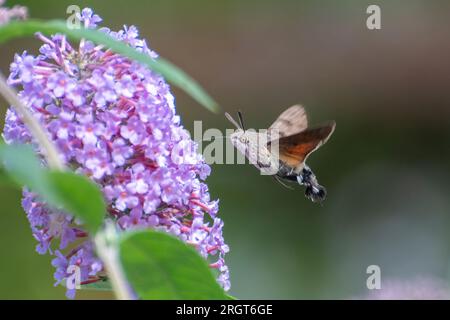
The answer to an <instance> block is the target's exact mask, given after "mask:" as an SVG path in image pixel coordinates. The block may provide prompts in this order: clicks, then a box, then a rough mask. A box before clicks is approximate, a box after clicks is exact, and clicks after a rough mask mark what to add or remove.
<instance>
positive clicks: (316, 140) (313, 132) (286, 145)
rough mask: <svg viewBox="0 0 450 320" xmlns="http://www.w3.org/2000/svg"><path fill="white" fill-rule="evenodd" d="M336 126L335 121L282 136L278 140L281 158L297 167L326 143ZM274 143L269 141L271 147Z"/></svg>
mask: <svg viewBox="0 0 450 320" xmlns="http://www.w3.org/2000/svg"><path fill="white" fill-rule="evenodd" d="M335 127H336V123H335V122H334V121H332V122H330V123H327V124H325V125H321V126H318V127H315V128H309V129H306V130H304V131H302V132H300V133H297V134H294V135H291V136H287V137H282V138H280V139H279V140H278V147H279V154H278V155H279V159H280V160H281V161H283V162H284V163H286V164H287V165H289V166H291V167H293V168H297V167H299V166H300V165H302V164H303V163H304V162H305V160H306V158H307V157H308V156H309V155H310V154H311V153H312V152H314V151H316V150H317V149H318V148H320V147H321V146H322V145H324V144H325V143H326V142H327V141H328V139H329V138H330V136H331V135H332V134H333V131H334V129H335ZM271 144H272V143H269V147H270V145H271Z"/></svg>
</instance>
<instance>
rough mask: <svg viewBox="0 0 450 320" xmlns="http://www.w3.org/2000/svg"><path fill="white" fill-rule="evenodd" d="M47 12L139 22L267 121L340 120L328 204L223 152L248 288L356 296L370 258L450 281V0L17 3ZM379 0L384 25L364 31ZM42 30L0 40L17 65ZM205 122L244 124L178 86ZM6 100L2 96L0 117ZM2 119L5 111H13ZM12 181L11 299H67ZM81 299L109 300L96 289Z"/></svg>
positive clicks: (236, 259) (209, 82) (181, 102)
mask: <svg viewBox="0 0 450 320" xmlns="http://www.w3.org/2000/svg"><path fill="white" fill-rule="evenodd" d="M16 3H17V4H22V5H26V6H28V7H29V11H30V15H31V16H32V17H33V18H42V19H65V17H66V8H67V6H68V5H70V4H78V5H79V6H80V7H85V6H89V7H92V8H93V9H94V10H95V11H96V12H97V13H98V14H99V15H101V16H102V17H103V19H104V25H105V26H109V27H111V28H113V29H118V28H120V27H121V26H122V25H123V24H127V25H130V24H135V25H137V26H138V27H139V28H140V31H141V35H142V36H143V37H144V38H146V39H147V40H148V42H149V44H150V46H151V47H152V48H153V49H154V50H156V51H157V52H158V53H160V54H161V55H162V56H163V57H166V58H167V59H169V60H171V61H172V62H174V63H175V64H176V65H178V66H180V67H181V68H182V69H184V70H185V71H187V72H188V73H189V74H190V75H192V76H193V77H194V78H195V79H197V80H198V81H199V82H200V83H201V84H202V85H203V86H204V87H205V88H206V89H207V91H208V92H209V93H210V94H211V95H213V96H214V97H215V98H216V99H217V100H218V101H219V102H220V104H221V105H222V106H223V107H224V109H225V111H228V112H230V113H233V114H234V113H235V111H236V110H237V109H241V110H242V111H243V112H244V116H245V118H246V122H247V125H248V126H249V127H254V128H267V127H268V126H269V125H270V123H271V122H272V121H273V120H274V119H275V118H276V116H277V115H278V114H279V113H280V112H281V111H283V110H284V109H285V108H286V107H288V106H290V105H293V104H296V103H302V104H304V105H305V107H306V109H307V111H308V113H309V117H310V123H312V124H314V123H320V122H322V121H324V120H330V119H334V120H336V121H337V129H336V132H335V133H334V135H333V137H332V138H331V140H330V141H329V143H328V144H327V145H326V146H325V147H323V148H322V149H321V150H320V152H317V153H315V154H314V155H313V156H311V157H310V158H309V161H308V162H309V165H310V166H311V167H312V168H313V169H314V171H315V173H316V175H317V176H318V179H319V181H320V182H321V183H322V184H323V185H325V186H326V187H327V189H328V199H327V200H326V201H325V202H324V203H323V206H320V205H317V204H313V203H311V202H310V201H309V200H307V199H305V197H304V195H303V189H302V188H300V187H297V188H296V189H295V190H288V189H286V188H283V187H282V186H280V185H279V184H277V183H276V182H275V181H274V179H271V178H270V177H263V176H260V175H259V173H258V172H257V170H255V169H254V168H253V167H251V166H250V165H213V173H212V176H211V177H210V178H209V179H208V184H209V186H210V191H211V193H212V195H213V197H215V198H220V215H221V217H222V218H223V220H224V221H225V229H224V230H225V238H226V241H227V242H228V244H229V245H230V247H231V252H230V253H229V255H228V256H227V262H228V264H229V267H230V269H231V281H232V289H231V294H232V295H234V296H236V297H238V298H242V299H245V298H249V299H254V298H274V299H315V298H321V299H328V298H338V299H346V298H352V297H360V296H364V295H366V294H367V292H368V290H367V288H366V278H367V276H368V275H367V274H366V268H367V266H369V265H372V264H376V265H379V266H380V267H381V275H382V280H383V279H388V278H389V279H392V278H394V279H405V280H408V279H412V278H414V277H416V276H425V277H437V278H439V279H442V281H445V282H449V281H450V273H449V272H450V268H449V267H450V265H449V262H450V233H449V232H448V230H450V215H449V213H450V198H449V196H448V194H449V192H450V184H449V182H448V181H449V178H450V170H449V163H450V148H449V138H450V117H449V116H450V86H449V85H450V14H449V12H450V2H448V1H437V0H436V1H425V0H422V1H418V0H402V1H400V0H397V1H364V0H363V1H356V0H355V1H348V0H347V1H313V0H311V1H294V0H292V1H280V0H272V1H268V0H267V1H261V0H259V1H230V0H227V1H189V2H188V1H183V0H178V1H172V0H164V1H142V0H127V1H119V0H108V1H106V0H99V1H74V0H71V1H61V0H58V1H57V0H40V1H31V0H30V1H25V0H23V1H7V5H8V6H11V5H13V4H16ZM369 4H378V5H380V6H381V22H382V29H381V30H378V31H369V30H368V29H367V28H366V18H367V14H366V8H367V6H368V5H369ZM38 45H40V43H39V42H38V41H37V40H34V39H23V40H19V41H13V42H10V43H8V44H7V45H4V46H1V47H0V56H1V60H0V67H1V70H2V72H3V73H7V72H8V66H9V63H10V62H11V61H12V60H13V55H14V53H15V52H22V51H23V50H28V51H30V52H34V53H36V49H37V48H38ZM174 92H175V95H176V98H177V108H178V112H179V113H180V114H181V116H182V119H183V123H184V124H185V126H186V127H187V128H188V129H190V130H192V128H193V122H194V120H203V121H204V122H203V128H204V129H206V128H219V129H221V130H225V128H231V124H229V123H228V122H227V121H226V119H225V117H223V116H222V115H214V114H211V113H209V112H208V111H206V110H205V109H203V108H202V107H200V106H199V105H198V104H196V103H195V102H194V101H193V100H192V99H190V98H189V97H187V96H186V95H185V94H184V93H182V92H181V91H179V90H176V89H174ZM6 107H7V106H6V105H5V103H4V102H3V101H1V108H0V110H1V118H2V119H3V118H4V113H5V110H6ZM2 121H3V120H2ZM0 191H1V193H0V200H1V205H0V257H1V258H0V259H1V263H0V298H3V299H13V298H25V299H54V298H56V299H64V290H63V289H62V288H54V287H53V286H52V284H53V278H52V274H53V268H52V267H51V266H50V260H51V259H50V258H49V257H48V256H40V255H38V254H37V253H36V252H35V251H34V248H35V240H34V239H33V238H32V236H31V232H30V230H29V225H28V222H27V220H26V217H25V214H24V213H23V211H22V209H21V208H20V207H19V206H18V204H19V202H20V194H19V192H16V191H14V190H12V189H8V188H2V189H1V190H0ZM78 297H79V298H85V299H88V298H110V297H111V296H110V295H108V294H104V293H97V292H82V293H81V294H80V295H79V296H78Z"/></svg>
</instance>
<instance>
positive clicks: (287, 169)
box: [225, 105, 336, 202]
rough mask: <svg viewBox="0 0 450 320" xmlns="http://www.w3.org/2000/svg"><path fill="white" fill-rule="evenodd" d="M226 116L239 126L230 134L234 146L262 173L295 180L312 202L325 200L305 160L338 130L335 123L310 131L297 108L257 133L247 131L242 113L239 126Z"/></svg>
mask: <svg viewBox="0 0 450 320" xmlns="http://www.w3.org/2000/svg"><path fill="white" fill-rule="evenodd" d="M225 116H226V117H227V118H228V120H230V122H231V123H233V125H234V126H235V127H236V130H235V131H234V132H233V133H232V134H231V135H230V140H231V143H232V144H233V145H234V147H235V148H236V149H238V150H239V151H240V152H241V153H242V154H244V155H245V156H246V157H247V158H248V160H249V162H250V163H251V164H253V165H254V166H255V167H256V168H258V169H259V170H260V171H261V172H262V174H265V175H273V176H274V177H275V178H276V179H277V180H278V181H279V182H281V180H282V179H283V180H287V181H296V182H298V183H299V184H300V185H303V186H305V187H306V189H305V196H306V197H307V198H308V199H310V200H311V201H313V202H322V201H323V200H325V197H326V189H325V188H324V187H323V186H321V185H320V184H319V183H318V181H317V179H316V176H315V175H314V173H313V172H312V170H311V169H310V168H309V167H308V166H307V165H306V163H305V161H306V159H307V158H308V156H309V155H310V154H311V153H312V152H314V151H316V150H317V149H318V148H319V147H320V146H322V145H323V144H325V143H326V142H327V141H328V139H329V138H330V136H331V134H332V133H333V131H334V129H335V127H336V123H335V122H334V121H330V122H328V123H326V124H323V125H320V126H317V127H312V128H309V127H308V119H307V116H306V112H305V109H304V108H303V107H302V106H299V105H295V106H292V107H290V108H288V109H287V110H286V111H284V112H283V113H282V114H281V115H280V116H279V117H278V118H277V120H275V122H274V123H273V124H272V125H271V126H270V127H269V129H268V130H267V131H265V132H256V131H254V130H247V129H245V126H244V121H243V118H242V114H241V113H240V112H238V117H239V123H237V122H236V121H235V120H234V119H233V118H232V117H231V116H230V115H229V114H228V113H225Z"/></svg>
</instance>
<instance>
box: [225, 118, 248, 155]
mask: <svg viewBox="0 0 450 320" xmlns="http://www.w3.org/2000/svg"><path fill="white" fill-rule="evenodd" d="M225 116H226V117H227V119H228V120H229V121H230V122H231V123H232V124H233V125H234V126H235V127H236V131H234V132H233V133H232V134H231V135H230V140H231V143H232V144H233V145H234V146H235V147H241V148H242V147H245V146H246V145H248V144H249V141H250V140H249V136H248V135H247V132H246V130H245V127H244V120H243V117H242V113H241V112H240V111H238V118H239V123H238V122H236V120H234V119H233V117H232V116H231V115H230V114H229V113H225Z"/></svg>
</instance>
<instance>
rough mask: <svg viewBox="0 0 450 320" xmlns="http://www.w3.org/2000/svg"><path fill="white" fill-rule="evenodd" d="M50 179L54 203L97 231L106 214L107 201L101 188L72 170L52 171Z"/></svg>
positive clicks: (49, 173) (51, 195) (49, 174)
mask: <svg viewBox="0 0 450 320" xmlns="http://www.w3.org/2000/svg"><path fill="white" fill-rule="evenodd" d="M48 179H49V181H50V184H51V186H52V190H51V191H52V192H51V194H50V195H49V197H51V198H52V200H53V203H55V204H58V205H60V206H61V207H63V208H64V210H65V211H67V212H70V213H72V214H74V215H75V216H77V217H78V218H80V219H82V220H83V222H84V223H85V225H86V227H87V228H88V229H89V230H90V231H93V232H94V233H95V231H97V230H98V228H99V227H100V226H101V225H102V223H103V218H104V215H105V202H104V200H103V195H102V193H101V191H100V190H99V188H98V187H97V186H96V185H95V184H94V183H92V182H91V181H90V180H89V179H88V178H87V177H85V176H81V175H77V174H75V173H72V172H63V171H50V172H48Z"/></svg>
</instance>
